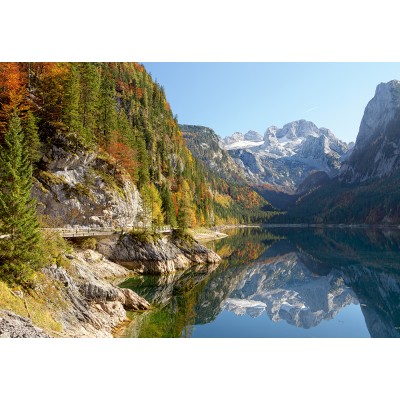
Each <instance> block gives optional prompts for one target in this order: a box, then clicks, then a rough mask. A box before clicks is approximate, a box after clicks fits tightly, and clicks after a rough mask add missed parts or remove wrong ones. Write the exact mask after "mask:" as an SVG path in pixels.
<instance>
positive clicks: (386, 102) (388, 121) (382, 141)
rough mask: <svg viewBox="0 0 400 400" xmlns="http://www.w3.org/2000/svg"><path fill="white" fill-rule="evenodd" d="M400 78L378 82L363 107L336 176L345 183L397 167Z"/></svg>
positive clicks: (399, 157) (399, 165)
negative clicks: (350, 142) (351, 147)
mask: <svg viewBox="0 0 400 400" xmlns="http://www.w3.org/2000/svg"><path fill="white" fill-rule="evenodd" d="M399 126H400V81H397V80H393V81H390V82H388V83H381V84H379V85H378V86H377V88H376V92H375V96H374V97H373V98H372V100H371V101H370V102H369V103H368V105H367V106H366V108H365V111H364V115H363V118H362V120H361V124H360V130H359V132H358V135H357V140H356V143H355V145H354V148H353V150H352V152H351V155H350V156H349V157H348V158H347V159H346V160H345V161H344V163H343V165H342V167H341V170H340V174H339V179H340V180H341V181H344V182H347V183H354V182H356V183H359V182H365V181H368V180H370V179H376V178H383V177H389V176H390V175H392V174H393V173H395V172H398V171H399V170H400V139H399V138H400V128H399Z"/></svg>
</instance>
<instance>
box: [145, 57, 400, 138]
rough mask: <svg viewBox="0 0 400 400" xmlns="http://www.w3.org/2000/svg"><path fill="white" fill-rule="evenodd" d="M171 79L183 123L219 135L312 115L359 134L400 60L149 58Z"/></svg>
mask: <svg viewBox="0 0 400 400" xmlns="http://www.w3.org/2000/svg"><path fill="white" fill-rule="evenodd" d="M144 65H145V67H146V69H147V71H148V72H150V73H151V75H152V77H153V79H156V80H157V81H158V82H159V83H160V84H161V85H162V86H164V89H165V92H166V95H167V99H168V101H169V103H170V105H171V108H172V111H173V113H174V114H177V115H178V121H179V123H182V124H193V125H204V126H208V127H210V128H212V129H214V131H215V132H216V133H218V134H219V135H220V136H223V137H224V136H227V135H231V134H232V133H233V132H235V131H239V132H243V133H245V132H247V131H248V130H250V129H251V130H255V131H258V132H260V133H261V134H263V133H264V132H265V130H266V128H267V127H269V126H271V125H276V126H278V127H282V126H283V125H284V124H285V123H288V122H291V121H294V120H298V119H306V120H310V121H313V122H314V123H315V124H316V125H317V126H318V127H326V128H329V129H331V130H332V131H333V133H334V134H335V135H336V136H337V137H338V138H340V139H342V140H344V141H347V142H349V141H354V140H355V139H356V136H357V133H358V128H359V126H360V122H361V118H362V116H363V113H364V108H365V106H366V105H367V103H368V101H369V100H370V99H371V98H372V97H373V96H374V93H375V88H376V86H377V85H378V84H379V83H380V82H387V81H390V80H392V79H400V63H381V62H373V63H361V62H360V63H341V62H336V63H335V62H332V63H311V62H298V63H294V62H288V63H277V62H267V63H251V62H249V63H246V62H241V63H229V62H225V63H217V62H215V63H212V62H211V63H209V62H207V63H195V62H188V63H186V62H179V63H173V62H160V63H150V62H149V63H147V62H146V63H144Z"/></svg>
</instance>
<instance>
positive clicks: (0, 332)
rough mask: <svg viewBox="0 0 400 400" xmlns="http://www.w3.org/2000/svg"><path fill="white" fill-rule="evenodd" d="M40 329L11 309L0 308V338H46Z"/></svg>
mask: <svg viewBox="0 0 400 400" xmlns="http://www.w3.org/2000/svg"><path fill="white" fill-rule="evenodd" d="M48 337H49V336H48V335H47V334H46V333H44V332H43V330H42V329H40V328H38V327H36V326H35V325H33V324H32V321H31V320H29V319H28V318H24V317H21V316H20V315H17V314H14V313H12V312H11V311H7V310H0V338H48Z"/></svg>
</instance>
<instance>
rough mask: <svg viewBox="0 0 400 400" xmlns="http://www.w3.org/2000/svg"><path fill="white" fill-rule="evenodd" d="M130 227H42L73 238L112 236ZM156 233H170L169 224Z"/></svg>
mask: <svg viewBox="0 0 400 400" xmlns="http://www.w3.org/2000/svg"><path fill="white" fill-rule="evenodd" d="M131 229H132V227H123V228H114V227H104V228H89V227H88V228H83V227H81V228H70V229H68V228H43V229H42V230H44V231H52V232H58V233H59V234H60V235H61V236H62V237H64V238H74V237H91V236H112V235H116V234H119V233H121V232H129V231H130V230H131ZM156 232H157V233H171V232H172V228H171V227H170V226H163V227H161V228H159V229H156Z"/></svg>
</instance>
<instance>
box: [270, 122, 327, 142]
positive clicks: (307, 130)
mask: <svg viewBox="0 0 400 400" xmlns="http://www.w3.org/2000/svg"><path fill="white" fill-rule="evenodd" d="M310 135H311V136H320V135H321V133H320V132H319V130H318V127H317V126H316V125H315V124H314V123H313V122H311V121H306V120H304V119H301V120H299V121H293V122H289V123H288V124H286V125H284V126H283V128H282V129H280V130H279V131H278V132H277V135H276V136H277V138H282V137H284V136H286V137H287V138H288V139H296V138H304V137H306V136H310Z"/></svg>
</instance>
